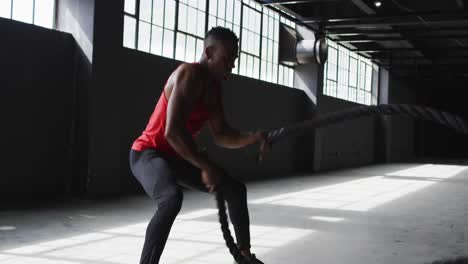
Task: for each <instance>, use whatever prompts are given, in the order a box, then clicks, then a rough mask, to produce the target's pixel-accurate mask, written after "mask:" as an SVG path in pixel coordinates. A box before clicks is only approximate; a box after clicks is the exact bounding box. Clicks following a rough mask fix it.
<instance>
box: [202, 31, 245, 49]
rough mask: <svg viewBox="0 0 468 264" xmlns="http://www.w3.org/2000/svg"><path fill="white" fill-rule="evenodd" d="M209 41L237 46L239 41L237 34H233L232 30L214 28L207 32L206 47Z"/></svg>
mask: <svg viewBox="0 0 468 264" xmlns="http://www.w3.org/2000/svg"><path fill="white" fill-rule="evenodd" d="M209 39H212V40H221V41H226V42H228V43H232V44H237V42H238V41H239V39H238V38H237V36H236V34H235V33H234V32H232V30H230V29H229V28H224V27H212V28H211V29H210V30H209V31H208V32H206V35H205V46H206V44H207V41H208V40H209Z"/></svg>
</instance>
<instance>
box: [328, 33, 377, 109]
mask: <svg viewBox="0 0 468 264" xmlns="http://www.w3.org/2000/svg"><path fill="white" fill-rule="evenodd" d="M332 43H333V42H332ZM335 46H336V47H335ZM328 48H329V49H330V48H331V49H334V50H335V51H336V75H335V76H336V80H333V79H330V78H329V75H330V74H329V72H330V71H329V67H330V65H331V64H333V63H330V61H327V64H326V69H325V73H326V76H325V78H324V92H323V93H324V94H325V95H329V96H332V97H335V98H340V97H339V96H338V89H339V88H338V85H339V69H340V67H339V61H340V48H341V49H346V48H345V47H342V46H338V45H337V44H335V43H333V44H332V45H328ZM346 50H348V52H349V54H348V71H347V73H348V87H347V89H348V91H347V93H346V94H347V99H344V100H347V101H351V102H354V103H358V104H364V105H370V104H372V102H370V101H369V100H367V98H369V96H370V97H372V87H371V88H370V90H369V91H367V90H366V85H367V81H368V80H367V79H368V78H367V77H368V76H367V74H368V73H367V69H368V67H371V68H372V64H370V63H369V62H368V61H366V60H365V59H364V58H363V57H362V56H360V55H359V54H353V53H351V51H350V50H349V49H346ZM353 55H356V57H354V56H353ZM351 59H355V60H356V61H357V70H356V78H357V79H356V83H357V86H356V98H355V99H354V100H352V99H350V88H354V87H353V86H351V85H350V83H349V82H350V78H349V75H350V74H351V70H350V62H351ZM361 63H362V64H364V67H362V68H364V73H362V70H361ZM369 74H372V70H371V72H370V73H369ZM361 75H363V76H364V77H363V79H364V83H363V84H362V85H361V83H360V78H361ZM329 82H332V83H334V85H335V86H336V90H335V93H334V94H333V91H330V87H329V85H328V84H329ZM370 85H372V77H371V81H370ZM361 87H362V88H361ZM359 94H362V95H363V99H362V100H360V99H359V98H360V97H359Z"/></svg>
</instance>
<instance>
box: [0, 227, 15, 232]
mask: <svg viewBox="0 0 468 264" xmlns="http://www.w3.org/2000/svg"><path fill="white" fill-rule="evenodd" d="M15 229H16V227H14V226H0V231H10V230H15Z"/></svg>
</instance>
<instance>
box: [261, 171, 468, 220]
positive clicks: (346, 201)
mask: <svg viewBox="0 0 468 264" xmlns="http://www.w3.org/2000/svg"><path fill="white" fill-rule="evenodd" d="M466 168H467V167H466V166H454V165H433V164H427V165H422V166H417V167H414V168H411V169H406V170H402V171H397V172H394V173H389V174H387V176H375V177H367V178H363V179H359V180H353V181H349V182H344V183H339V184H333V185H329V186H323V187H318V188H312V189H308V190H303V191H298V192H291V193H286V194H280V195H274V196H270V197H266V198H262V199H257V200H254V201H252V203H254V204H265V203H266V204H274V205H286V206H299V207H308V208H323V209H337V210H351V211H368V210H370V209H372V208H375V207H377V206H380V205H382V204H384V203H387V202H390V201H393V200H395V199H398V198H401V197H403V196H404V195H407V194H410V193H413V192H415V191H418V190H421V189H424V188H426V187H428V186H430V185H433V184H435V183H437V182H440V180H441V179H448V178H450V177H453V176H455V175H457V174H458V173H460V172H461V171H463V170H465V169H466ZM434 179H435V180H434Z"/></svg>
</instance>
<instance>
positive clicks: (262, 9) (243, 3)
mask: <svg viewBox="0 0 468 264" xmlns="http://www.w3.org/2000/svg"><path fill="white" fill-rule="evenodd" d="M12 1H13V0H12ZM34 1H35V0H34ZM154 1H155V0H151V22H150V23H149V24H150V26H151V27H150V44H149V45H150V52H149V53H151V45H152V41H153V26H157V27H161V26H159V25H157V24H154V23H153V16H154V10H153V7H154ZM166 1H174V2H175V18H174V29H170V28H166V27H165V26H166V25H165V24H166V22H165V16H166V12H163V16H164V17H163V21H164V22H163V26H162V29H163V34H162V39H161V42H162V46H163V47H162V49H163V50H164V43H165V42H164V39H165V36H166V34H165V30H170V31H173V43H172V46H173V47H172V57H170V58H171V59H175V58H176V51H177V34H183V35H185V43H184V49H185V51H186V50H187V36H190V37H193V38H195V43H197V40H203V38H201V37H199V36H198V35H195V34H192V33H189V32H185V31H182V30H179V8H180V4H181V3H180V1H179V0H165V1H164V7H163V10H164V11H165V7H166ZM211 1H216V15H213V17H214V18H216V19H217V20H218V19H221V20H223V21H224V22H225V23H228V22H229V23H231V24H232V25H233V28H234V26H238V27H239V36H238V38H239V42H240V45H239V50H238V59H237V63H236V65H235V67H236V68H237V73H235V74H236V75H241V74H240V72H241V69H240V66H241V63H242V62H241V61H242V56H241V55H242V54H245V58H246V60H248V59H247V58H248V56H250V57H253V58H256V59H258V66H257V67H258V69H257V71H258V76H254V77H251V78H254V79H258V80H260V81H265V82H271V83H275V84H279V85H283V86H288V87H294V75H295V74H294V72H295V71H294V67H292V66H289V65H286V64H283V63H281V62H280V61H277V62H276V63H275V62H274V61H275V60H274V59H273V61H271V62H270V61H269V60H268V59H267V60H266V61H265V62H263V60H262V53H263V50H262V46H263V45H265V43H264V42H263V34H264V32H263V24H264V23H263V16H267V18H270V17H271V18H272V19H273V24H275V23H276V21H277V22H278V24H281V23H283V24H286V25H290V26H292V25H293V24H294V22H292V21H290V20H288V19H287V18H285V17H284V16H282V15H281V14H280V13H279V12H278V11H277V10H270V9H268V8H265V7H263V6H261V5H259V6H258V7H257V6H251V5H250V3H254V4H255V3H256V2H254V1H253V2H251V1H245V0H233V1H232V3H233V6H234V8H235V7H236V5H235V2H236V1H238V2H240V5H239V6H240V10H239V15H240V19H239V25H237V24H236V22H235V20H236V19H235V14H236V11H235V10H234V9H233V11H232V12H233V14H232V22H230V21H228V20H227V19H226V17H224V18H220V17H218V6H219V5H218V3H219V0H206V1H205V10H204V14H205V20H204V21H205V27H204V28H205V33H206V32H207V31H208V30H209V19H210V16H212V15H211V14H210V2H211ZM222 1H225V0H222ZM140 2H141V0H135V14H131V13H128V12H126V11H125V9H124V12H123V13H124V16H129V17H131V18H133V19H135V21H136V28H135V40H134V41H135V48H134V49H136V50H138V51H141V50H139V49H138V45H139V31H140V25H139V24H140V21H142V20H141V19H140V6H141V4H140ZM182 4H185V3H182ZM186 5H187V7H189V6H190V5H188V3H187V4H186ZM190 7H191V6H190ZM244 8H250V9H252V10H253V11H255V12H257V13H259V14H260V32H258V34H257V33H256V32H253V33H254V34H257V35H259V39H260V43H259V55H255V54H252V53H251V52H249V51H244V50H243V49H242V44H241V43H242V39H243V37H245V36H243V35H244V34H243V30H247V31H250V29H248V28H244V27H243V23H244ZM12 9H13V6H12ZM224 9H225V10H224V14H226V11H227V5H226V3H225V5H224ZM196 10H198V11H202V10H199V9H198V7H197V8H196ZM270 12H272V15H270ZM275 15H277V19H276V18H275ZM282 19H283V20H284V21H286V22H287V23H284V22H283V21H282ZM145 23H147V22H145ZM269 24H270V23H269ZM268 26H269V27H270V26H271V25H268ZM273 27H274V25H273ZM251 32H252V31H251ZM273 32H275V30H274V29H273ZM278 32H279V31H278ZM278 32H277V33H278ZM273 34H274V33H273ZM266 38H267V39H268V40H272V41H273V43H278V42H279V39H278V41H275V39H274V37H273V39H270V37H269V35H268V36H266ZM195 45H197V44H195ZM195 52H196V51H195ZM273 52H274V48H273ZM160 56H163V57H167V56H165V55H164V51H162V54H161V55H160ZM273 56H276V57H278V54H274V55H273ZM246 63H247V61H246ZM263 63H265V64H268V63H271V64H272V65H273V66H274V67H276V76H275V78H273V76H272V77H271V81H267V80H262V79H261V69H262V64H263ZM279 66H282V67H284V69H285V71H286V70H287V71H290V73H292V75H291V74H290V73H288V76H289V78H288V82H287V83H286V82H284V77H283V82H282V83H279V71H280V67H279ZM254 67H255V66H254V65H252V71H253V72H252V74H251V75H252V76H253V75H254V73H255V72H256V71H255V68H254ZM291 70H292V72H291ZM245 71H247V69H245ZM272 75H273V70H272ZM246 77H250V76H249V75H246ZM290 84H291V85H290Z"/></svg>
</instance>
